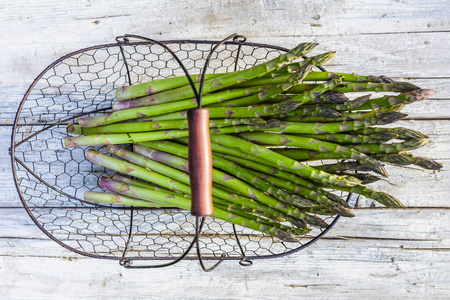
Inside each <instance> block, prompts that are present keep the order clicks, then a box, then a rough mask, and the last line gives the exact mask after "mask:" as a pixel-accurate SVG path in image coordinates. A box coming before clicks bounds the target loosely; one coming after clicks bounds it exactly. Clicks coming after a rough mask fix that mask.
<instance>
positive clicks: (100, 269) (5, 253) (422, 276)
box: [0, 209, 450, 299]
mask: <svg viewBox="0 0 450 300" xmlns="http://www.w3.org/2000/svg"><path fill="white" fill-rule="evenodd" d="M15 210H16V209H15ZM4 211H5V210H3V212H4ZM0 212H1V210H0ZM14 214H15V213H13V212H12V211H9V213H8V214H7V216H6V218H3V215H2V218H0V220H3V221H0V229H2V230H1V231H0V232H2V233H4V232H5V231H4V230H3V229H5V225H6V229H7V230H6V232H8V228H10V230H11V229H12V227H13V226H12V225H10V224H8V223H10V222H11V221H12V220H13V217H8V216H12V215H14ZM449 220H450V218H448V210H441V211H440V210H436V209H424V210H409V211H394V210H360V211H358V212H357V217H355V218H353V219H346V220H343V219H342V220H341V221H339V222H338V224H337V225H336V226H335V227H334V228H333V229H332V230H331V231H330V233H329V234H328V235H327V238H324V239H322V240H320V241H319V242H317V243H316V244H314V245H312V246H310V247H309V248H307V249H305V250H303V251H301V252H299V253H295V254H292V255H289V256H286V257H282V258H277V259H268V260H261V261H254V265H253V266H252V267H250V268H243V267H240V266H239V264H238V263H237V262H235V261H234V262H233V261H228V262H224V263H223V264H222V265H221V266H220V267H219V268H218V269H216V270H215V271H214V272H213V273H204V272H203V271H201V270H200V267H199V266H198V263H197V262H196V261H184V262H181V263H180V264H178V265H175V266H172V267H168V268H165V269H159V270H126V269H123V268H122V267H120V266H119V265H118V263H117V262H114V261H107V260H97V259H93V258H87V257H83V256H80V255H76V254H73V253H71V252H69V251H67V250H64V249H63V248H61V247H60V246H58V245H57V244H56V243H54V242H52V241H49V240H46V239H45V238H43V239H42V238H40V237H38V238H37V239H25V238H24V237H26V236H27V235H26V232H27V231H25V230H23V226H17V227H16V229H12V232H10V233H12V236H11V235H10V234H8V235H6V237H7V238H5V237H3V238H0V253H2V254H1V256H0V275H1V276H2V278H3V280H2V281H0V294H1V295H5V296H7V297H8V299H11V298H12V299H14V297H18V298H21V297H26V296H27V293H29V292H31V291H32V292H33V296H34V297H45V298H46V299H56V298H58V297H61V295H64V297H65V298H66V299H67V298H69V299H71V298H72V297H75V296H76V297H80V298H81V299H83V298H100V299H103V297H106V298H108V299H111V298H112V299H120V298H121V297H127V298H129V296H130V294H129V293H130V291H132V297H136V298H141V297H144V298H147V299H148V298H149V297H163V298H164V297H166V298H183V299H199V298H200V299H209V298H211V293H214V298H215V299H230V297H231V298H235V297H237V298H242V297H244V298H246V299H247V298H249V299H270V298H274V297H275V298H281V297H282V298H287V299H296V298H297V297H298V296H299V294H301V295H302V297H312V296H315V297H321V298H326V297H327V296H329V295H330V294H331V293H332V294H333V296H334V297H338V298H341V297H342V298H346V299H349V298H361V296H363V295H364V297H365V298H377V297H379V296H380V295H381V296H385V297H395V298H402V297H406V296H407V295H414V296H416V297H418V298H422V297H425V295H426V296H427V297H432V298H434V297H436V298H439V296H440V295H445V294H447V293H449V292H450V290H449V287H450V276H449V273H448V268H449V267H450V265H449V261H448V259H447V252H448V251H449V250H450V248H449V247H450V231H449V228H450V226H449ZM23 221H24V222H25V223H27V220H26V219H24V220H23ZM31 232H33V230H31ZM2 236H3V234H2ZM41 236H42V235H41ZM12 237H16V238H12ZM206 263H211V262H206ZM30 266H33V268H32V269H30ZM107 274H109V275H107ZM24 276H25V277H26V278H28V280H27V281H23V280H22V278H23V277H24ZM194 277H195V278H196V280H195V281H193V279H192V278H194ZM369 279H370V280H369ZM48 282H52V284H53V285H54V287H53V288H52V289H50V290H49V288H48ZM174 282H176V285H175V286H174ZM193 282H195V283H193ZM192 284H194V285H195V286H196V288H195V289H193V288H191V289H189V287H190V286H191V285H192ZM87 287H90V288H89V289H87ZM124 287H126V288H124Z"/></svg>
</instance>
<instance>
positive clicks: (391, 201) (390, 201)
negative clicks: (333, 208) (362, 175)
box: [333, 185, 405, 207]
mask: <svg viewBox="0 0 450 300" xmlns="http://www.w3.org/2000/svg"><path fill="white" fill-rule="evenodd" d="M333 188H335V189H337V190H341V191H346V192H349V193H355V194H358V195H362V196H364V197H367V198H370V199H374V200H376V201H378V202H379V203H381V204H383V205H385V206H387V207H405V206H404V205H403V204H402V203H401V202H400V201H399V200H398V199H397V198H395V197H393V196H391V195H389V194H386V193H384V192H379V191H375V190H373V189H371V188H368V187H366V186H363V185H357V186H353V187H340V186H339V187H334V186H333Z"/></svg>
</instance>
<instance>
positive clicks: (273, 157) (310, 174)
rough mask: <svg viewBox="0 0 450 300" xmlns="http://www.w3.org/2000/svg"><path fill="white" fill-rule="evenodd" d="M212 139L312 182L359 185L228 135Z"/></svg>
mask: <svg viewBox="0 0 450 300" xmlns="http://www.w3.org/2000/svg"><path fill="white" fill-rule="evenodd" d="M210 138H211V142H213V143H218V144H221V145H224V146H226V147H229V148H235V149H239V150H241V151H243V152H245V153H247V154H252V155H253V156H255V157H257V158H260V159H263V160H266V161H267V163H270V164H271V165H272V166H275V167H278V168H281V169H283V170H286V171H289V172H293V173H295V174H298V175H300V176H305V177H307V178H311V179H312V180H315V181H318V182H324V183H326V182H330V183H332V184H337V185H344V186H353V185H356V184H358V181H359V180H357V179H355V178H353V177H349V176H344V177H341V176H335V175H330V174H327V173H325V172H322V171H317V170H315V169H314V168H311V167H309V166H307V165H304V164H302V163H300V162H297V161H295V160H292V159H290V158H289V157H286V156H283V155H280V154H278V153H276V152H274V151H271V150H270V149H267V148H265V147H262V146H259V145H256V144H254V143H251V142H249V141H246V140H243V139H241V138H237V137H234V136H227V135H222V136H221V135H217V134H212V135H211V136H210Z"/></svg>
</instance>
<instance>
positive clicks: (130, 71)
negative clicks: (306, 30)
mask: <svg viewBox="0 0 450 300" xmlns="http://www.w3.org/2000/svg"><path fill="white" fill-rule="evenodd" d="M116 41H117V43H113V44H105V45H98V46H93V47H89V48H85V49H81V50H78V51H75V52H72V53H70V54H67V55H65V56H63V57H61V58H60V59H58V60H56V61H55V62H53V63H52V64H51V65H49V66H48V67H47V68H46V69H44V70H43V71H42V73H41V74H39V76H38V77H37V78H36V79H35V81H34V82H33V83H32V84H31V86H30V87H29V89H28V91H27V92H26V94H25V95H24V98H23V100H22V102H21V103H20V106H19V109H18V112H17V115H16V119H15V121H14V126H13V132H12V146H11V151H10V154H11V158H12V167H13V168H12V169H13V175H14V180H15V183H16V186H17V190H18V192H19V195H20V198H21V200H22V203H23V205H24V207H25V209H26V211H27V212H28V213H29V215H30V217H31V218H32V219H33V221H34V222H35V224H36V225H37V226H38V227H39V228H40V229H41V230H42V231H43V232H44V233H45V234H47V235H48V236H49V237H50V238H51V239H53V240H54V241H56V242H57V243H59V244H60V245H62V246H63V247H65V248H67V249H69V250H71V251H74V252H76V253H79V254H82V255H87V256H90V257H96V258H104V259H115V260H121V264H122V265H124V266H128V267H130V265H131V262H132V261H137V260H142V261H144V260H169V261H171V262H175V261H177V260H179V259H181V258H185V259H197V258H198V257H197V255H196V254H193V253H190V252H189V251H188V250H190V249H191V248H192V244H193V240H194V238H195V236H196V220H195V217H193V216H191V215H190V213H189V212H187V211H184V210H180V209H147V208H131V207H123V206H120V205H99V204H96V203H89V202H86V201H83V200H82V199H83V193H84V192H85V191H98V192H101V191H102V190H101V189H100V188H99V187H98V181H99V178H100V177H102V176H105V175H112V174H114V172H112V171H111V170H107V169H105V168H103V167H100V166H97V165H93V164H92V163H90V162H89V161H87V160H86V159H85V151H86V150H87V149H85V148H70V149H67V148H64V144H63V140H64V138H65V137H66V135H67V131H66V126H67V124H69V123H72V122H74V121H75V120H76V118H77V117H79V116H81V115H88V116H94V115H97V114H100V113H104V112H107V111H109V110H110V108H111V106H112V102H113V99H114V97H115V90H116V89H117V88H119V87H122V86H123V85H126V84H128V83H131V84H135V83H140V82H144V81H149V80H156V79H162V78H167V77H172V76H182V75H184V72H183V70H182V68H181V67H180V65H179V64H178V63H177V62H176V61H175V60H174V59H173V56H172V55H171V53H169V51H167V50H166V49H165V48H163V47H161V46H160V45H158V43H163V44H164V45H166V46H167V47H170V49H171V50H172V51H173V52H174V53H175V54H176V55H177V56H178V57H179V59H180V60H181V62H182V63H183V65H184V66H185V68H186V69H187V70H188V71H189V73H190V74H199V73H201V71H202V69H203V67H204V65H205V61H206V58H207V56H208V54H209V53H210V52H211V49H212V48H213V47H214V46H215V45H217V43H218V42H217V41H196V40H173V41H164V42H158V43H155V42H151V41H149V40H146V41H142V40H138V41H133V42H131V41H130V39H129V37H127V36H123V37H118V38H117V39H116ZM286 51H288V49H286V48H282V47H277V46H272V45H265V44H255V43H247V42H245V38H244V37H242V36H235V38H234V39H233V41H227V42H225V43H224V44H223V45H221V46H220V47H218V48H217V49H216V51H214V52H212V53H211V58H210V61H209V66H208V72H211V73H224V72H231V71H234V70H235V69H237V70H240V69H244V68H249V67H251V66H253V65H256V64H259V63H262V62H264V61H267V60H270V59H272V58H275V57H277V56H278V55H280V54H282V53H284V52H286ZM97 150H99V151H101V152H104V153H106V150H105V149H104V147H98V149H97ZM338 219H339V217H338V216H330V217H328V218H325V221H327V222H328V224H329V226H328V227H327V228H322V229H318V228H315V229H313V231H312V232H311V233H309V234H307V235H305V236H303V237H302V238H301V239H300V240H299V241H298V242H296V243H291V242H284V241H280V240H278V239H276V238H274V237H271V236H267V235H264V234H261V233H259V232H256V231H253V230H251V229H248V228H242V227H240V226H234V225H232V224H230V223H227V222H225V221H221V220H216V219H214V218H206V219H205V220H204V224H203V225H202V232H201V235H200V236H198V247H197V248H198V249H199V250H201V255H202V257H203V258H204V259H210V260H229V259H232V260H240V263H241V264H242V265H250V264H251V260H254V259H262V258H272V257H277V256H282V255H287V254H290V253H293V252H296V251H299V250H301V249H303V248H304V247H306V246H308V245H310V244H311V243H313V242H315V241H316V240H317V239H319V238H320V237H321V236H323V235H324V234H325V233H326V232H327V231H328V230H329V229H330V228H331V227H332V226H333V225H334V224H335V223H336V221H337V220H338ZM183 253H184V254H185V256H181V255H183Z"/></svg>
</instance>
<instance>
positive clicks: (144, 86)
mask: <svg viewBox="0 0 450 300" xmlns="http://www.w3.org/2000/svg"><path fill="white" fill-rule="evenodd" d="M223 75H224V74H222V73H219V74H205V80H209V79H213V78H216V77H220V76H223ZM190 77H191V79H192V81H193V82H194V83H198V82H200V79H201V74H196V75H191V76H190ZM188 84H189V80H188V79H187V78H186V76H177V77H170V78H164V79H159V80H152V81H148V82H144V83H140V84H134V85H129V86H127V85H125V86H123V87H121V88H118V89H117V90H116V99H117V100H118V101H124V100H128V99H133V98H138V97H143V96H146V95H152V94H156V93H160V92H164V91H167V90H171V89H175V88H179V87H182V86H185V85H188Z"/></svg>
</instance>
